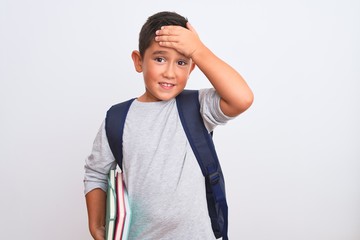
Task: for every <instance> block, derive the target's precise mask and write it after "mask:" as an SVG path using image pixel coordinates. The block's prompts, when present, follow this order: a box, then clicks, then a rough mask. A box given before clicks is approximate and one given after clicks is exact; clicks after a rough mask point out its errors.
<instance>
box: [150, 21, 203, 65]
mask: <svg viewBox="0 0 360 240" xmlns="http://www.w3.org/2000/svg"><path fill="white" fill-rule="evenodd" d="M186 27H187V28H188V29H187V28H184V27H181V26H163V27H161V29H160V30H157V31H156V37H155V41H156V42H158V43H159V45H160V46H162V47H169V48H173V49H175V50H176V51H178V52H179V53H181V54H183V55H184V56H186V57H188V58H192V56H193V55H194V54H195V52H196V51H197V50H199V49H200V48H202V47H204V45H203V43H202V42H201V40H200V38H199V36H198V34H197V33H196V31H195V29H194V28H193V27H192V26H191V24H190V23H189V22H187V23H186Z"/></svg>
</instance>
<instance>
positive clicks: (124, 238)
mask: <svg viewBox="0 0 360 240" xmlns="http://www.w3.org/2000/svg"><path fill="white" fill-rule="evenodd" d="M124 200H125V209H126V217H125V223H124V230H123V235H122V240H127V239H128V235H129V230H130V224H131V208H130V202H129V196H128V192H127V190H126V188H124Z"/></svg>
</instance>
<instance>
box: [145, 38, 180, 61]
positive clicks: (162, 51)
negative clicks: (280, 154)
mask: <svg viewBox="0 0 360 240" xmlns="http://www.w3.org/2000/svg"><path fill="white" fill-rule="evenodd" d="M157 55H164V56H169V57H177V58H187V57H185V56H184V55H182V54H181V53H179V52H178V51H176V50H175V49H173V48H168V47H162V46H160V45H159V43H157V42H155V41H153V42H152V43H151V44H150V46H149V47H148V48H147V49H146V50H145V57H151V56H157Z"/></svg>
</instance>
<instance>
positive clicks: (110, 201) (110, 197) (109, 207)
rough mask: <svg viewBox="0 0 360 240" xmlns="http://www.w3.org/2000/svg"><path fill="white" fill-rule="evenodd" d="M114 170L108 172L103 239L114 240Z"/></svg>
mask: <svg viewBox="0 0 360 240" xmlns="http://www.w3.org/2000/svg"><path fill="white" fill-rule="evenodd" d="M115 180H116V170H110V172H109V175H108V188H107V195H106V226H105V239H106V240H113V239H114V230H115V221H116V189H115V188H116V185H115V184H116V182H115Z"/></svg>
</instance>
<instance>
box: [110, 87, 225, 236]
mask: <svg viewBox="0 0 360 240" xmlns="http://www.w3.org/2000/svg"><path fill="white" fill-rule="evenodd" d="M134 100H135V98H133V99H130V100H128V101H125V102H122V103H119V104H116V105H113V106H112V107H111V108H110V109H109V110H108V111H107V114H106V120H105V130H106V135H107V138H108V142H109V145H110V148H111V151H112V153H113V155H114V157H115V159H116V162H117V164H118V165H119V167H120V168H121V167H122V158H123V155H122V135H123V129H124V124H125V119H126V115H127V113H128V111H129V108H130V105H131V103H132V102H133V101H134ZM176 104H177V108H178V112H179V117H180V120H181V123H182V125H183V128H184V131H185V134H186V136H187V138H188V141H189V143H190V145H191V148H192V150H193V152H194V155H195V157H196V159H197V161H198V163H199V166H200V168H201V171H202V174H203V175H204V177H205V186H206V199H207V205H208V211H209V216H210V219H211V226H212V229H213V232H214V235H215V237H216V238H220V237H222V239H223V240H228V236H227V230H228V207H227V203H226V194H225V182H224V176H223V174H222V171H221V167H220V163H219V160H218V157H217V154H216V151H215V147H214V143H213V140H212V133H210V134H209V133H208V131H207V129H206V128H205V125H204V123H203V119H202V117H201V115H200V104H199V92H198V91H197V90H184V91H183V92H181V93H180V94H179V95H178V96H177V97H176Z"/></svg>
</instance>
